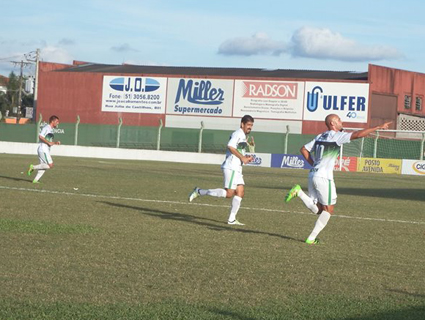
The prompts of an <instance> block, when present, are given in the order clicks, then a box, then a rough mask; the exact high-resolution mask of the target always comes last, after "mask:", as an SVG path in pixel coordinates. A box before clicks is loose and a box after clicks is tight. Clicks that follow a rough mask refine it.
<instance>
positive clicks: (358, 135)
mask: <svg viewBox="0 0 425 320" xmlns="http://www.w3.org/2000/svg"><path fill="white" fill-rule="evenodd" d="M391 123H392V121H390V122H385V123H384V124H381V125H380V126H376V127H373V128H368V129H363V130H359V131H355V132H353V133H352V135H351V140H354V139H359V138H364V137H366V136H368V135H369V134H371V133H372V132H375V131H376V130H387V129H388V127H389V125H390V124H391Z"/></svg>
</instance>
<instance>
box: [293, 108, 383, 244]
mask: <svg viewBox="0 0 425 320" xmlns="http://www.w3.org/2000/svg"><path fill="white" fill-rule="evenodd" d="M325 124H326V127H327V128H328V131H326V132H323V133H322V134H319V135H318V136H317V137H316V138H314V139H313V140H312V141H310V142H309V143H307V144H306V145H304V146H303V147H302V148H301V150H300V151H301V154H302V155H303V156H304V158H305V159H306V160H307V162H308V163H310V164H311V166H312V167H313V168H312V169H311V170H310V173H309V176H308V193H309V195H307V194H305V193H304V191H303V190H302V189H301V187H300V185H298V184H297V185H295V186H294V187H293V188H292V189H291V190H290V191H289V193H288V195H287V196H286V198H285V202H289V201H290V200H291V199H292V198H294V197H299V198H300V199H301V200H302V201H303V202H304V204H305V206H306V207H307V208H308V209H310V211H311V212H313V213H316V214H318V215H320V216H319V218H318V219H317V221H316V224H315V226H314V228H313V231H312V232H311V234H310V236H309V237H308V238H307V240H306V241H305V242H306V243H308V244H316V243H318V242H319V240H318V239H316V237H317V235H318V234H319V233H320V231H322V230H323V228H324V227H325V226H326V224H327V223H328V221H329V219H330V217H331V215H332V214H333V211H334V206H335V204H336V198H337V195H336V188H335V182H334V177H333V170H334V165H335V160H336V159H337V158H338V156H339V152H340V149H341V145H342V144H344V143H349V142H350V141H351V140H354V139H358V138H363V137H366V136H367V135H369V134H370V133H372V132H375V131H376V130H382V129H388V126H389V124H391V122H386V123H384V124H382V125H380V126H376V127H373V128H368V129H363V130H359V131H355V132H350V133H347V132H343V124H342V121H341V119H340V118H339V116H338V115H336V114H330V115H328V116H327V117H326V119H325Z"/></svg>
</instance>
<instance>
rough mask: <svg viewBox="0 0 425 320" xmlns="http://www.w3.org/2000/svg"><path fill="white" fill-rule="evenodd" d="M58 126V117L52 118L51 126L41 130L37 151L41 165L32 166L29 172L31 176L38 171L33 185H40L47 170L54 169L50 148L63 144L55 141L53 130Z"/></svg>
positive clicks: (48, 125) (50, 120) (47, 125)
mask: <svg viewBox="0 0 425 320" xmlns="http://www.w3.org/2000/svg"><path fill="white" fill-rule="evenodd" d="M58 125H59V118H58V117H57V116H51V117H50V119H49V124H46V125H45V126H44V127H43V128H42V129H41V132H40V134H39V136H38V138H39V140H40V144H39V146H38V150H37V153H38V158H39V159H40V164H38V165H36V166H34V165H32V164H30V166H29V169H28V172H27V174H28V176H30V175H31V173H32V172H33V171H34V170H37V175H36V176H35V178H34V180H33V181H32V183H40V182H39V180H40V178H41V177H42V176H43V174H44V172H46V170H48V169H50V168H53V160H52V157H51V156H50V147H51V146H53V145H55V144H56V145H59V144H61V142H60V141H53V138H54V134H53V129H54V128H56V127H57V126H58Z"/></svg>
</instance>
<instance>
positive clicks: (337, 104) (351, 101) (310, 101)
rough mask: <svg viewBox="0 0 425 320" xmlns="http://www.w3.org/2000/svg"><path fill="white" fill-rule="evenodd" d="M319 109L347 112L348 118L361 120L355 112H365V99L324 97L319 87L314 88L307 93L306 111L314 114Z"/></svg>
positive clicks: (356, 97)
mask: <svg viewBox="0 0 425 320" xmlns="http://www.w3.org/2000/svg"><path fill="white" fill-rule="evenodd" d="M319 93H320V95H319ZM319 107H320V108H321V109H323V110H326V111H344V110H347V111H349V112H348V114H347V117H348V118H351V119H354V118H357V117H358V118H361V116H359V115H358V114H357V113H356V111H357V112H362V111H366V97H362V96H342V95H326V94H323V89H322V88H321V87H319V86H316V87H314V88H313V89H312V90H311V92H307V110H308V111H310V112H315V111H316V110H317V109H318V108H319Z"/></svg>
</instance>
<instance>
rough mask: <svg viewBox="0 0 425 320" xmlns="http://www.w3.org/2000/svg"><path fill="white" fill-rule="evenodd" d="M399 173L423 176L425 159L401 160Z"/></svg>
mask: <svg viewBox="0 0 425 320" xmlns="http://www.w3.org/2000/svg"><path fill="white" fill-rule="evenodd" d="M401 174H414V175H418V176H425V160H403V162H402V166H401Z"/></svg>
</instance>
